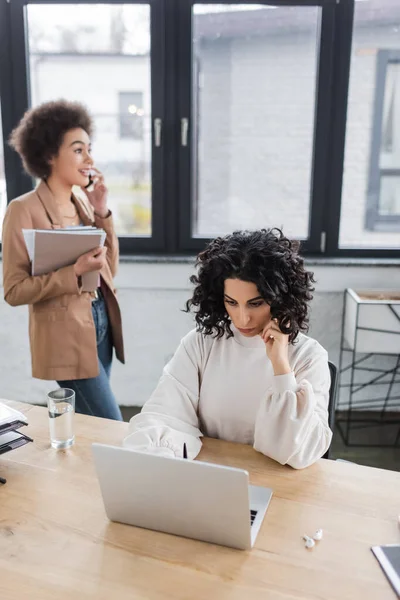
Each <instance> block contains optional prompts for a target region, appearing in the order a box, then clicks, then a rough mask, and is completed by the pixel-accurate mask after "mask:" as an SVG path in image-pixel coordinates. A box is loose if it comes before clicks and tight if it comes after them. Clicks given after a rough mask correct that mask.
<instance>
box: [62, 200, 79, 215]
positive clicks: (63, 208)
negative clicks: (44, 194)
mask: <svg viewBox="0 0 400 600" xmlns="http://www.w3.org/2000/svg"><path fill="white" fill-rule="evenodd" d="M71 204H72V207H73V209H74V214H73V215H67V214H65V213H64V210H65V209H66V208H69V205H68V207H65V206H64V205H62V204H59V207H60V211H61V215H62V216H63V217H64V218H65V219H75V218H76V217H77V216H78V210H77V208H76V204H75V202H73V200H72V199H71Z"/></svg>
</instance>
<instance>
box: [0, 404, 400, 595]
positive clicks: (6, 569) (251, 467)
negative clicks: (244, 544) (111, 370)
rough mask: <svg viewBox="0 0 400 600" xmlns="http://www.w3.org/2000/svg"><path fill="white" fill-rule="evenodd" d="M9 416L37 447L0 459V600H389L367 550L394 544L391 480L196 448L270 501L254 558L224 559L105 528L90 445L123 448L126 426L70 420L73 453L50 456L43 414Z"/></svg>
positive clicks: (396, 507)
mask: <svg viewBox="0 0 400 600" xmlns="http://www.w3.org/2000/svg"><path fill="white" fill-rule="evenodd" d="M10 405H12V406H14V407H15V408H19V409H20V410H21V411H22V412H24V413H25V414H27V416H28V419H29V427H28V428H24V429H26V432H27V434H28V435H31V436H32V437H33V438H34V440H35V441H34V443H33V444H28V445H26V446H24V447H22V448H19V449H17V450H14V451H13V452H10V453H9V454H5V455H2V456H0V475H2V476H4V477H6V478H7V484H6V485H5V486H0V573H1V575H0V598H4V599H7V600H21V599H22V598H29V600H64V599H67V598H68V599H71V598H77V599H79V600H86V599H89V598H96V600H99V599H100V600H103V599H104V600H105V599H107V600H108V599H113V600H119V599H125V598H126V599H128V598H129V599H130V600H131V599H133V598H134V599H135V600H137V599H140V600H141V599H146V600H147V599H151V600H153V599H154V600H156V599H157V600H166V599H174V600H186V599H189V598H190V599H195V600H196V599H198V598H202V599H203V598H204V599H211V598H213V599H216V600H231V599H235V600H236V599H237V600H239V599H240V600H252V599H260V600H261V599H262V600H268V599H273V600H314V599H315V600H317V599H318V600H325V599H329V600H336V599H337V600H346V599H348V600H369V599H371V600H372V599H373V600H386V599H387V600H393V599H394V598H395V595H394V592H393V591H392V589H391V587H390V586H389V584H388V582H387V581H386V578H385V576H384V575H383V573H382V572H381V570H380V567H379V565H378V563H377V562H376V560H375V558H374V557H373V555H372V553H371V551H370V546H372V545H375V544H383V543H396V542H397V543H398V542H399V541H400V530H399V528H398V525H397V516H398V514H399V513H400V473H395V472H391V471H383V470H380V469H372V468H368V467H362V466H359V465H353V464H348V463H338V462H334V461H327V460H320V461H319V462H318V463H317V464H315V465H313V466H312V467H309V468H308V469H305V470H303V471H295V470H293V469H291V468H290V467H282V466H280V465H279V464H277V463H275V462H273V461H272V460H269V459H268V458H266V457H265V456H263V455H262V454H259V453H257V452H255V451H254V450H253V449H252V448H251V447H250V446H242V445H239V444H232V443H227V442H222V441H219V440H211V439H205V440H204V446H203V450H202V452H201V455H200V460H207V461H210V462H218V463H221V464H226V465H230V466H235V467H242V468H246V469H247V470H248V471H249V473H250V480H251V483H253V484H256V485H265V486H269V487H271V488H273V490H274V495H273V498H272V501H271V504H270V507H269V509H268V512H267V515H266V517H265V520H264V523H263V526H262V528H261V531H260V533H259V535H258V538H257V540H256V544H255V547H254V548H253V550H252V551H250V552H244V551H240V550H232V549H229V548H224V547H221V546H215V545H212V544H206V543H204V542H199V541H194V540H188V539H184V538H179V537H176V536H172V535H168V534H163V533H158V532H154V531H148V530H145V529H139V528H135V527H129V526H127V525H121V524H118V523H110V522H109V521H108V520H107V518H106V515H105V512H104V507H103V504H102V500H101V495H100V489H99V486H98V483H97V479H96V476H95V472H94V465H93V462H92V457H91V443H92V442H104V443H108V444H114V445H120V443H121V439H122V437H123V436H124V433H125V431H126V429H127V424H126V423H118V422H115V421H108V420H105V419H97V418H94V417H85V416H82V415H76V432H77V439H76V443H75V446H74V447H73V448H72V449H70V450H67V451H58V452H57V451H56V450H53V449H52V448H51V447H50V444H49V436H48V422H47V412H46V410H45V409H44V408H40V407H33V406H30V405H21V404H17V403H11V402H10ZM318 528H322V529H323V530H324V539H323V540H322V541H321V542H320V543H319V544H317V545H316V547H315V548H314V549H312V550H306V549H305V548H304V543H303V541H302V539H301V536H302V535H303V534H304V533H307V534H310V535H312V534H313V532H314V531H315V530H316V529H318Z"/></svg>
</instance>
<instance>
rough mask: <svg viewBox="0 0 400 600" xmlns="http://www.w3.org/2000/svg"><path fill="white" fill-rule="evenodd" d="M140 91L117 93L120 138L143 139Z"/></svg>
mask: <svg viewBox="0 0 400 600" xmlns="http://www.w3.org/2000/svg"><path fill="white" fill-rule="evenodd" d="M143 117H144V108H143V94H142V92H120V93H119V135H120V137H121V138H132V139H134V140H143Z"/></svg>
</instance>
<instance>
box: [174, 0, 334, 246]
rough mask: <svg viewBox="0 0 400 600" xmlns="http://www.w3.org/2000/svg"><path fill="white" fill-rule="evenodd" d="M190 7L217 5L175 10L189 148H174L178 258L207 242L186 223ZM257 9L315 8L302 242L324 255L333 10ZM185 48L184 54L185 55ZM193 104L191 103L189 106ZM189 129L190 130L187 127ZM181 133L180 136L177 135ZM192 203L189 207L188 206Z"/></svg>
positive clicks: (326, 1)
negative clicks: (313, 82) (308, 169)
mask: <svg viewBox="0 0 400 600" xmlns="http://www.w3.org/2000/svg"><path fill="white" fill-rule="evenodd" d="M223 3H226V4H230V5H233V4H240V5H245V4H254V2H253V1H252V0H237V1H235V0H234V1H230V2H223ZM195 4H221V2H219V1H218V0H212V1H208V0H199V1H196V0H187V2H181V3H180V5H179V33H180V36H179V56H180V63H179V72H180V73H181V77H182V79H183V80H184V81H185V82H189V85H185V86H180V89H179V92H180V94H179V118H178V120H179V122H180V123H181V127H182V124H183V122H184V120H187V122H188V123H189V138H188V140H189V143H188V144H187V145H186V146H184V145H183V144H182V142H180V144H179V167H180V168H179V230H180V235H179V246H178V247H179V251H180V252H181V253H185V252H186V253H187V252H191V253H193V252H198V251H200V250H201V249H202V248H203V247H204V246H205V244H206V243H207V242H208V241H209V238H205V237H200V236H196V237H195V236H193V235H192V223H193V211H194V210H196V209H197V202H196V200H197V198H196V193H197V191H198V177H197V172H196V169H195V167H194V165H195V161H196V160H197V157H196V151H197V148H196V143H195V139H196V130H197V126H198V123H197V120H196V116H197V115H196V114H192V109H193V106H196V103H195V102H194V100H195V99H194V98H193V97H192V91H193V90H192V77H193V72H192V65H193V62H192V50H193V47H192V7H193V5H195ZM259 4H263V5H265V6H286V7H290V6H294V7H297V6H298V7H300V8H304V7H310V6H316V7H320V8H321V13H320V21H319V40H318V41H317V50H316V51H317V79H316V86H315V108H314V111H315V113H314V132H313V149H312V166H311V188H310V196H311V198H310V212H309V237H308V239H307V240H304V241H302V249H303V252H304V253H307V254H313V255H320V254H324V253H325V249H326V240H327V231H326V230H325V229H324V226H323V219H324V212H325V208H326V207H325V203H324V202H321V201H320V199H321V198H324V188H325V182H326V178H327V175H328V169H329V163H330V157H329V146H328V145H327V144H326V139H327V136H328V134H329V127H330V118H329V115H330V112H331V102H332V94H331V89H332V85H333V80H332V78H333V62H334V31H335V13H336V12H337V9H338V5H337V2H336V0H315V1H313V0H306V1H305V2H296V1H293V0H280V1H278V2H274V1H273V0H271V1H264V2H260V3H259ZM188 48H190V51H188ZM192 101H193V102H192ZM191 124H192V126H191ZM182 133H183V132H182V131H181V136H182ZM188 198H192V202H188V200H187V199H188Z"/></svg>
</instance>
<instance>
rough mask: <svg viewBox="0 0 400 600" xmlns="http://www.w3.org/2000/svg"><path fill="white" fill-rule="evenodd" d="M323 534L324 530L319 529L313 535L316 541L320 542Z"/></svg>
mask: <svg viewBox="0 0 400 600" xmlns="http://www.w3.org/2000/svg"><path fill="white" fill-rule="evenodd" d="M323 534H324V532H323V531H322V529H317V531H316V532H315V533H314V535H313V539H314V540H315V541H316V542H320V541H321V540H322V536H323Z"/></svg>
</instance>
